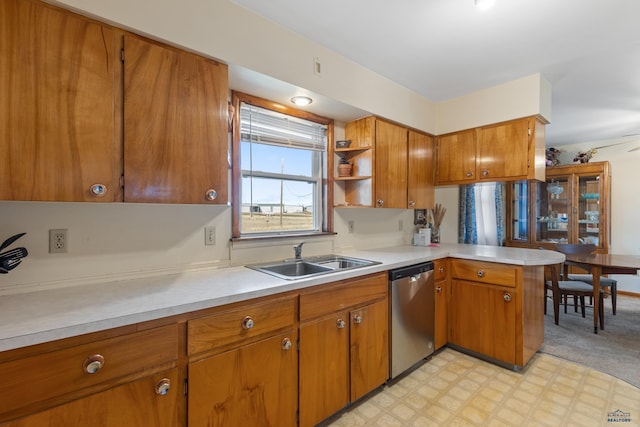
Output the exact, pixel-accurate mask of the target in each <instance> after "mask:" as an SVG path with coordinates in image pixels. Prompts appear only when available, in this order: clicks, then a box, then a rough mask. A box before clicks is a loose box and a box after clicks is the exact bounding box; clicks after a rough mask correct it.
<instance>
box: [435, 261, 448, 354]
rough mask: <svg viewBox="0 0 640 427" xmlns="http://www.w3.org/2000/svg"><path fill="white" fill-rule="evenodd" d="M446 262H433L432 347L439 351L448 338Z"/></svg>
mask: <svg viewBox="0 0 640 427" xmlns="http://www.w3.org/2000/svg"><path fill="white" fill-rule="evenodd" d="M447 271H448V268H447V260H446V259H438V260H435V261H434V282H435V283H434V288H435V289H434V290H435V294H436V296H435V318H436V320H435V331H434V347H435V349H436V350H437V349H439V348H441V347H443V346H445V345H446V344H447V342H448V341H449V337H448V324H449V321H448V312H449V310H448V307H449V292H450V291H449V281H448V280H447Z"/></svg>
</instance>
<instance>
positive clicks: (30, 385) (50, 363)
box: [0, 325, 178, 419]
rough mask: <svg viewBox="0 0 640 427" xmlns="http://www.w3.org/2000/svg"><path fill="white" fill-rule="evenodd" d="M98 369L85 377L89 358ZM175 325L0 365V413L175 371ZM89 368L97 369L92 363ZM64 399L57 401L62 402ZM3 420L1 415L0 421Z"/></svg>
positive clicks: (176, 353) (176, 356)
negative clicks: (171, 370)
mask: <svg viewBox="0 0 640 427" xmlns="http://www.w3.org/2000/svg"><path fill="white" fill-rule="evenodd" d="M98 356H100V357H102V358H103V360H104V362H103V363H102V366H101V367H100V368H99V369H98V370H97V371H95V372H94V373H92V374H90V373H87V372H86V371H85V366H86V365H87V363H88V360H89V359H90V358H92V357H93V358H94V359H97V358H98ZM177 358H178V326H177V325H169V326H163V327H160V328H155V329H150V330H146V331H141V332H136V333H133V334H128V335H122V336H118V337H115V338H110V339H106V340H101V341H96V342H92V343H88V344H83V345H79V346H76V347H70V348H65V349H61V350H56V351H52V352H49V353H44V354H40V355H36V356H32V357H25V358H23V359H18V360H14V361H11V362H6V363H2V364H0V378H2V380H3V385H2V390H3V391H2V398H1V399H0V414H5V413H9V412H14V411H17V410H19V409H20V408H24V407H27V406H29V405H30V404H33V403H36V402H42V401H46V400H49V399H55V398H57V397H60V396H63V395H65V394H71V393H73V396H74V397H76V398H77V397H79V396H82V395H84V394H85V393H84V392H82V391H81V390H83V389H87V392H86V393H89V392H94V391H97V390H100V389H101V387H100V385H101V384H102V385H103V386H104V387H102V388H107V387H112V386H113V385H117V384H119V383H123V382H125V381H126V382H128V381H132V380H135V379H137V378H142V377H144V376H147V375H150V374H153V373H155V372H158V371H160V370H164V369H167V368H172V367H175V360H176V359H177ZM93 367H94V368H96V367H97V366H96V365H94V366H93ZM64 399H66V398H62V400H64ZM1 418H2V417H0V419H1Z"/></svg>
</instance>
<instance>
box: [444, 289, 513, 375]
mask: <svg viewBox="0 0 640 427" xmlns="http://www.w3.org/2000/svg"><path fill="white" fill-rule="evenodd" d="M517 299H518V297H517V295H516V293H515V292H514V290H513V289H512V288H508V287H503V286H494V285H485V284H480V283H477V282H470V281H465V280H457V279H454V280H452V281H451V300H452V301H453V303H452V305H451V311H450V315H451V324H452V329H451V339H450V342H451V343H452V344H455V345H458V346H460V347H464V348H465V349H467V350H471V351H473V352H476V353H480V354H483V355H485V356H488V357H490V358H492V359H496V360H499V361H502V362H505V363H510V364H515V349H516V333H515V326H516V305H517V302H516V301H517Z"/></svg>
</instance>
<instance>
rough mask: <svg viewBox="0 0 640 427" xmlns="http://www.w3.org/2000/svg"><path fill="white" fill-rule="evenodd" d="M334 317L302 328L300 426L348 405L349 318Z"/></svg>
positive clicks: (311, 424) (306, 425) (338, 315)
mask: <svg viewBox="0 0 640 427" xmlns="http://www.w3.org/2000/svg"><path fill="white" fill-rule="evenodd" d="M348 315H349V314H348V313H346V312H344V313H338V314H333V315H330V316H328V317H325V318H322V319H320V320H318V321H314V322H312V323H308V324H305V325H301V327H300V395H299V399H300V427H310V426H314V425H316V424H317V423H319V422H320V421H322V420H324V419H325V418H327V417H329V416H331V415H333V414H334V413H336V412H338V411H339V410H341V409H342V408H344V407H345V406H346V405H347V404H348V403H349V329H348V328H349V317H348Z"/></svg>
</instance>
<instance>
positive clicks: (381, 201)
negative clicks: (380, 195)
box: [378, 199, 384, 208]
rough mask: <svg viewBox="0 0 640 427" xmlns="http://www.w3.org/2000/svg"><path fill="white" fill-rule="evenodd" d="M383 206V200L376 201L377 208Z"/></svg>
mask: <svg viewBox="0 0 640 427" xmlns="http://www.w3.org/2000/svg"><path fill="white" fill-rule="evenodd" d="M382 205H384V200H382V199H378V207H379V208H381V207H382Z"/></svg>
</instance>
